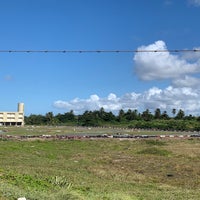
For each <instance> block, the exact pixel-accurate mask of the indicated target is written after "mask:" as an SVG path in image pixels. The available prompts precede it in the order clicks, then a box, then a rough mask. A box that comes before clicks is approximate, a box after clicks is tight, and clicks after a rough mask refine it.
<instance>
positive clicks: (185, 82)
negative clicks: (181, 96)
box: [172, 76, 200, 88]
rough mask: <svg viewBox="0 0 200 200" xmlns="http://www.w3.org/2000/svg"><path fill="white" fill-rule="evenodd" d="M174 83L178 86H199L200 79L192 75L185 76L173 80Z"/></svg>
mask: <svg viewBox="0 0 200 200" xmlns="http://www.w3.org/2000/svg"><path fill="white" fill-rule="evenodd" d="M172 84H173V85H174V86H176V87H191V88H198V87H200V79H198V78H195V77H191V76H185V77H182V78H181V79H174V80H172Z"/></svg>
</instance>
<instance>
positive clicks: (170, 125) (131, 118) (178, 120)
mask: <svg viewBox="0 0 200 200" xmlns="http://www.w3.org/2000/svg"><path fill="white" fill-rule="evenodd" d="M25 124H27V125H78V126H108V125H109V126H125V127H129V128H153V129H162V130H200V117H195V116H192V115H185V112H184V111H183V110H181V109H180V110H178V111H176V109H173V110H172V113H171V116H169V115H168V113H167V111H163V112H161V110H160V109H159V108H157V109H156V110H155V111H154V113H151V112H150V110H149V109H146V110H145V111H143V112H142V113H140V112H138V111H137V110H130V109H129V110H127V111H124V110H120V111H119V113H118V114H117V115H114V114H113V113H112V112H106V111H105V110H104V109H103V108H101V109H100V110H95V111H85V112H84V113H83V114H81V115H75V114H74V112H73V111H72V110H71V111H70V112H66V113H64V114H60V113H59V114H57V115H55V116H54V115H53V113H52V112H48V113H46V115H34V114H31V115H30V116H26V117H25Z"/></svg>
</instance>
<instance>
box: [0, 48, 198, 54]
mask: <svg viewBox="0 0 200 200" xmlns="http://www.w3.org/2000/svg"><path fill="white" fill-rule="evenodd" d="M148 52H149V53H159V52H172V53H180V52H200V49H171V50H167V49H166V50H165V49H164V50H153V49H151V50H140V49H137V50H0V53H148Z"/></svg>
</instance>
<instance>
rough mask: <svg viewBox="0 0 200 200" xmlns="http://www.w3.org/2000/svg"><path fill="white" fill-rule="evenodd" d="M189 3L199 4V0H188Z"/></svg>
mask: <svg viewBox="0 0 200 200" xmlns="http://www.w3.org/2000/svg"><path fill="white" fill-rule="evenodd" d="M189 3H190V4H191V5H194V6H200V0H189Z"/></svg>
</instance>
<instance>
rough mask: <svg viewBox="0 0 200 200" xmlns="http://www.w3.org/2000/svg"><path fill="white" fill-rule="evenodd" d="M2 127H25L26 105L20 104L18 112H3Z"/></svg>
mask: <svg viewBox="0 0 200 200" xmlns="http://www.w3.org/2000/svg"><path fill="white" fill-rule="evenodd" d="M0 125H5V126H14V125H15V126H23V125H24V104H23V103H18V111H17V112H1V111H0Z"/></svg>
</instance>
